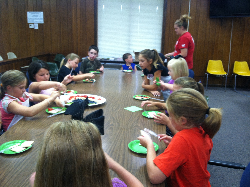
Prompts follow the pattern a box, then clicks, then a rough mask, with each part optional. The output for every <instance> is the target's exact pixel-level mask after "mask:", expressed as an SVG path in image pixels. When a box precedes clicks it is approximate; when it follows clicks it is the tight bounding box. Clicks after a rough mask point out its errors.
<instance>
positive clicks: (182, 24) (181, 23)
mask: <svg viewBox="0 0 250 187" xmlns="http://www.w3.org/2000/svg"><path fill="white" fill-rule="evenodd" d="M189 19H191V17H189V16H188V15H187V14H184V15H182V16H181V17H180V19H177V20H176V21H175V23H174V24H175V25H177V26H178V27H179V28H181V27H183V28H184V29H185V30H187V27H188V20H189Z"/></svg>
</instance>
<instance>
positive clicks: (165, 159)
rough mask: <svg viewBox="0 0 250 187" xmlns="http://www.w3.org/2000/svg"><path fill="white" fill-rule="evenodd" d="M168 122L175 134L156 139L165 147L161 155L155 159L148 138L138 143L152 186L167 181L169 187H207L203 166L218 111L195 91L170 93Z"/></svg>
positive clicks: (206, 160) (216, 124) (219, 119)
mask: <svg viewBox="0 0 250 187" xmlns="http://www.w3.org/2000/svg"><path fill="white" fill-rule="evenodd" d="M166 105H167V109H168V113H169V116H170V117H169V119H170V121H171V123H172V125H173V126H174V127H175V128H176V129H177V130H178V131H179V132H178V133H177V134H176V135H175V136H174V137H173V138H172V137H170V136H167V135H165V134H161V135H159V136H160V138H159V140H160V141H161V140H163V141H164V143H165V144H166V145H167V148H166V149H165V151H164V152H163V153H162V154H160V155H159V156H156V152H155V148H154V144H153V141H152V139H151V137H150V136H149V135H145V136H140V137H138V139H139V140H140V143H141V145H142V146H144V147H146V148H147V171H148V176H149V179H150V181H151V183H153V184H159V183H162V182H163V181H164V180H166V179H168V185H169V186H172V187H177V186H185V187H189V186H190V187H193V186H201V187H203V186H211V185H210V183H209V178H210V174H209V172H208V170H207V163H208V161H209V159H210V154H211V151H212V147H213V142H212V138H213V137H214V135H215V134H216V133H217V132H218V131H219V129H220V126H221V118H222V116H221V110H220V109H217V108H210V107H208V105H207V101H206V99H205V98H204V96H203V95H202V94H201V93H199V92H198V91H196V90H194V89H190V88H183V89H180V90H178V91H175V92H173V93H172V94H171V95H170V96H169V98H168V100H167V102H166Z"/></svg>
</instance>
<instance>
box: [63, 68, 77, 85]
mask: <svg viewBox="0 0 250 187" xmlns="http://www.w3.org/2000/svg"><path fill="white" fill-rule="evenodd" d="M80 72H81V71H79V73H80ZM80 74H82V73H80ZM71 81H73V76H72V75H70V74H69V75H67V76H65V77H64V79H63V81H62V82H61V83H62V84H64V85H67V84H69V83H70V82H71Z"/></svg>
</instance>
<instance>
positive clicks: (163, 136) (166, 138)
mask: <svg viewBox="0 0 250 187" xmlns="http://www.w3.org/2000/svg"><path fill="white" fill-rule="evenodd" d="M158 137H160V138H159V140H160V141H161V140H163V142H164V143H165V144H166V146H168V145H169V143H170V142H171V140H172V137H171V136H168V135H166V134H158Z"/></svg>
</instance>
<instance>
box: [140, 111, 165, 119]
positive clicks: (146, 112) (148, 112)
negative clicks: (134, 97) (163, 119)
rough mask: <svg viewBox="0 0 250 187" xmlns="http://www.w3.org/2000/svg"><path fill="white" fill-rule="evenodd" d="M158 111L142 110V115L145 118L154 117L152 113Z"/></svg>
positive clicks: (155, 113) (154, 113)
mask: <svg viewBox="0 0 250 187" xmlns="http://www.w3.org/2000/svg"><path fill="white" fill-rule="evenodd" d="M158 113H161V112H158V111H144V112H142V115H143V116H144V117H146V118H154V117H153V116H154V115H157V114H158Z"/></svg>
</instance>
